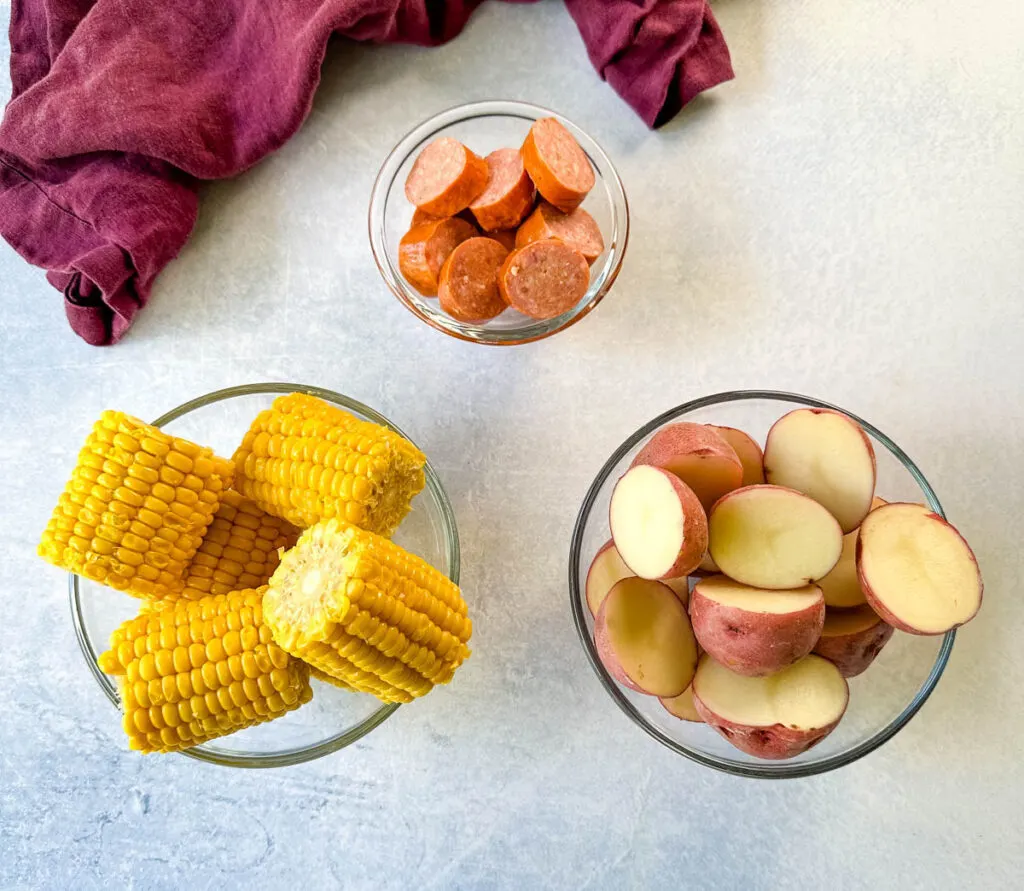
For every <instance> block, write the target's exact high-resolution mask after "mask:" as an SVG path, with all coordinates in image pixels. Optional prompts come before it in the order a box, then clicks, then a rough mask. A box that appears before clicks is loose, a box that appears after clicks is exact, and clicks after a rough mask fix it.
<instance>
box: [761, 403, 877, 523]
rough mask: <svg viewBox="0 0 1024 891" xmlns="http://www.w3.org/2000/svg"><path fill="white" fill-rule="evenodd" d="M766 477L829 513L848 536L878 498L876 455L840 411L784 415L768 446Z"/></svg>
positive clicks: (802, 411) (813, 410) (816, 410)
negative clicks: (820, 506) (875, 496)
mask: <svg viewBox="0 0 1024 891" xmlns="http://www.w3.org/2000/svg"><path fill="white" fill-rule="evenodd" d="M764 477H765V480H766V481H767V482H769V483H771V484H773V485H776V486H785V487H787V488H789V489H796V491H797V492H803V494H804V495H807V496H809V497H810V498H813V499H814V500H815V501H817V502H818V503H819V504H821V505H823V506H824V507H826V508H828V510H829V512H830V513H831V514H832V516H834V517H835V518H836V519H837V520H838V521H839V525H840V526H841V527H842V529H843V532H844V533H846V532H851V531H853V530H854V529H856V528H857V527H858V526H859V525H860V524H861V521H862V520H863V519H864V517H866V516H867V513H868V511H869V510H871V499H872V498H873V497H874V494H875V450H874V447H873V446H872V445H871V439H870V438H869V437H868V435H867V434H866V433H865V432H864V431H863V430H862V429H861V427H860V425H859V424H858V423H857V422H856V421H854V420H852V419H851V418H848V417H847V416H846V415H844V414H841V413H840V412H837V411H832V410H831V409H825V408H799V409H797V410H796V411H791V412H789V413H788V414H785V415H783V416H782V417H781V418H779V420H777V421H776V422H775V424H774V425H772V429H771V430H769V431H768V438H767V439H766V440H765V444H764Z"/></svg>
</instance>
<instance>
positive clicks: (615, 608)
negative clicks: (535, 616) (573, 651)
mask: <svg viewBox="0 0 1024 891" xmlns="http://www.w3.org/2000/svg"><path fill="white" fill-rule="evenodd" d="M594 644H595V645H596V647H597V653H598V656H600V658H601V663H602V664H603V665H604V667H605V668H606V669H608V672H609V674H611V675H612V677H614V678H615V679H616V680H617V681H618V682H619V683H621V684H624V685H625V686H627V687H629V688H630V689H631V690H636V691H637V692H638V693H649V694H651V695H652V696H667V697H671V696H678V695H679V694H681V693H682V692H683V691H684V690H686V688H687V687H689V686H690V682H691V681H692V680H693V673H694V671H695V670H696V667H697V642H696V640H694V637H693V631H692V630H691V629H690V620H689V617H688V616H687V615H686V610H685V609H684V608H683V605H682V604H681V603H680V602H679V598H677V597H676V595H675V594H674V593H673V592H672V591H671V590H670V589H669V588H668V587H667V586H665V585H663V584H661V582H655V581H651V580H648V579H639V578H628V579H623V580H622V581H621V582H618V583H616V584H615V585H614V586H613V587H612V589H611V591H609V592H608V596H607V597H605V599H604V602H603V603H602V604H601V608H600V610H598V613H597V620H596V621H595V623H594Z"/></svg>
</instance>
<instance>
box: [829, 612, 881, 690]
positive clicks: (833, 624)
mask: <svg viewBox="0 0 1024 891" xmlns="http://www.w3.org/2000/svg"><path fill="white" fill-rule="evenodd" d="M892 632H893V627H892V625H888V624H886V623H885V622H883V621H882V619H881V618H880V617H879V615H878V614H877V613H876V612H875V611H874V610H873V609H872V608H871V607H870V606H868V605H867V604H866V603H865V604H862V605H861V606H858V607H854V608H853V609H827V610H825V626H824V628H822V631H821V637H820V638H818V642H817V643H816V644H815V645H814V652H815V653H817V654H818V655H819V656H821V657H823V658H825V659H828V661H829V662H831V663H832V664H833V665H835V667H836V668H838V669H839V673H840V674H841V675H842V676H843V677H844V678H852V677H856V676H857V675H859V674H860V673H861V672H863V671H865V670H866V669H867V667H868V666H869V665H870V664H871V663H872V662H874V661H875V656H877V655H878V654H879V653H880V652H882V647H884V646H885V645H886V644H887V643H888V642H889V638H890V637H892Z"/></svg>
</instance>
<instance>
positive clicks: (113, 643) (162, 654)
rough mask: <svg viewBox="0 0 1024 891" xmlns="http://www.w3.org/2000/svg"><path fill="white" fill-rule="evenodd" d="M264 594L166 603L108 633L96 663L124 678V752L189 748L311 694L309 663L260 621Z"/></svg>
mask: <svg viewBox="0 0 1024 891" xmlns="http://www.w3.org/2000/svg"><path fill="white" fill-rule="evenodd" d="M265 590H266V588H265V587H264V588H259V589H256V590H245V591H233V592H231V593H230V594H212V595H209V596H207V597H204V598H203V599H202V600H195V601H184V600H182V601H178V602H177V603H173V604H166V605H165V606H164V607H163V608H162V609H160V610H159V611H157V612H151V613H148V614H146V615H141V616H138V617H137V618H135V619H130V620H129V621H127V622H125V623H124V624H122V625H121V626H120V627H119V628H118V629H117V630H116V631H114V633H113V634H112V635H111V638H110V649H109V650H107V651H106V652H105V653H103V654H102V655H101V656H100V657H99V660H98V664H99V667H100V669H101V670H103V671H104V672H106V673H107V674H112V675H120V676H122V680H121V701H122V706H123V708H124V722H123V724H124V731H125V733H126V734H127V735H128V744H129V746H130V748H132V749H137V750H139V751H141V752H171V751H176V750H179V749H187V748H189V747H190V746H196V745H200V744H201V743H204V742H208V741H209V740H211V739H216V738H217V737H219V736H224V735H225V734H228V733H234V732H235V731H236V730H242V729H244V728H246V727H251V726H252V725H254V724H261V723H263V722H265V721H272V720H273V719H274V718H278V717H280V716H281V715H283V714H285V713H286V712H289V711H292V710H293V709H296V708H298V707H299V706H300V705H302V704H303V703H305V702H308V701H309V700H310V698H311V697H312V695H313V691H312V689H311V688H310V686H309V668H308V666H306V665H305V664H303V663H302V662H301V661H299V660H298V659H293V658H292V657H291V656H289V655H288V654H287V653H286V652H284V650H282V649H281V648H280V647H278V646H277V645H276V644H275V643H274V641H273V637H272V635H271V631H270V628H269V626H268V625H267V624H266V623H265V622H264V621H263V615H262V613H263V609H262V603H263V595H264V592H265Z"/></svg>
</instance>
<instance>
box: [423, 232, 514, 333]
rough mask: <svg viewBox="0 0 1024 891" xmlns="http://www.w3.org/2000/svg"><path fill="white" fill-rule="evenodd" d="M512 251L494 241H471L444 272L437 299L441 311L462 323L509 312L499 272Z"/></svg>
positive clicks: (451, 258) (459, 248) (450, 259)
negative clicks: (503, 295)
mask: <svg viewBox="0 0 1024 891" xmlns="http://www.w3.org/2000/svg"><path fill="white" fill-rule="evenodd" d="M506 256H508V251H506V250H505V248H504V247H502V245H501V244H499V243H498V242H497V241H495V240H494V239H493V238H468V239H466V240H465V241H463V242H462V243H461V244H459V245H458V246H457V247H456V248H455V249H454V250H453V251H452V252H451V254H450V255H449V257H448V259H447V260H446V261H445V264H444V266H443V267H442V269H441V275H440V282H439V285H438V290H437V296H438V300H439V302H440V306H441V309H443V310H444V311H445V312H446V313H448V315H450V316H451V317H452V318H454V319H458V320H459V321H460V322H471V323H481V322H486V321H488V320H490V319H493V318H494V317H495V316H498V315H500V314H501V313H502V312H504V311H505V309H506V304H505V301H504V300H503V299H502V297H501V293H500V292H499V290H498V270H499V269H500V268H501V264H502V263H503V262H504V261H505V257H506Z"/></svg>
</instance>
